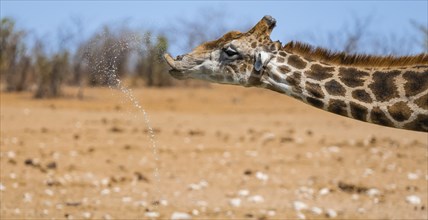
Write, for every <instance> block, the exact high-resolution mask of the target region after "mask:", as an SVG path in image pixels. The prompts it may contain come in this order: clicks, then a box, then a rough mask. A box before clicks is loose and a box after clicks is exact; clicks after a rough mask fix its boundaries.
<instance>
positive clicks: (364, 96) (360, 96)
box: [352, 89, 373, 103]
mask: <svg viewBox="0 0 428 220" xmlns="http://www.w3.org/2000/svg"><path fill="white" fill-rule="evenodd" d="M352 97H353V98H354V99H356V100H358V101H362V102H365V103H371V102H372V101H373V100H372V98H371V97H370V94H369V93H367V92H366V91H364V90H362V89H357V90H355V91H353V92H352Z"/></svg>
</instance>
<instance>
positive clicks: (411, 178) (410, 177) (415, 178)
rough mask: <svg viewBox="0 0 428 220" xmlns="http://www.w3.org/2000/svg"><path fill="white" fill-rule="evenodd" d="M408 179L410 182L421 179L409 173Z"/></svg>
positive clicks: (415, 174)
mask: <svg viewBox="0 0 428 220" xmlns="http://www.w3.org/2000/svg"><path fill="white" fill-rule="evenodd" d="M407 179H409V180H417V179H419V175H418V174H417V173H408V174H407Z"/></svg>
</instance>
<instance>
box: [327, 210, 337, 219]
mask: <svg viewBox="0 0 428 220" xmlns="http://www.w3.org/2000/svg"><path fill="white" fill-rule="evenodd" d="M326 213H327V217H329V218H336V217H337V212H336V211H334V210H333V209H327V211H326Z"/></svg>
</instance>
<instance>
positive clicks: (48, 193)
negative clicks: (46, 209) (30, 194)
mask: <svg viewBox="0 0 428 220" xmlns="http://www.w3.org/2000/svg"><path fill="white" fill-rule="evenodd" d="M45 193H46V195H48V196H53V195H54V192H53V191H52V190H50V189H45Z"/></svg>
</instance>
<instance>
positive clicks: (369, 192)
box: [367, 188, 380, 196]
mask: <svg viewBox="0 0 428 220" xmlns="http://www.w3.org/2000/svg"><path fill="white" fill-rule="evenodd" d="M379 194H380V191H379V190H378V189H375V188H372V189H369V190H367V195H368V196H377V195H379Z"/></svg>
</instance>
